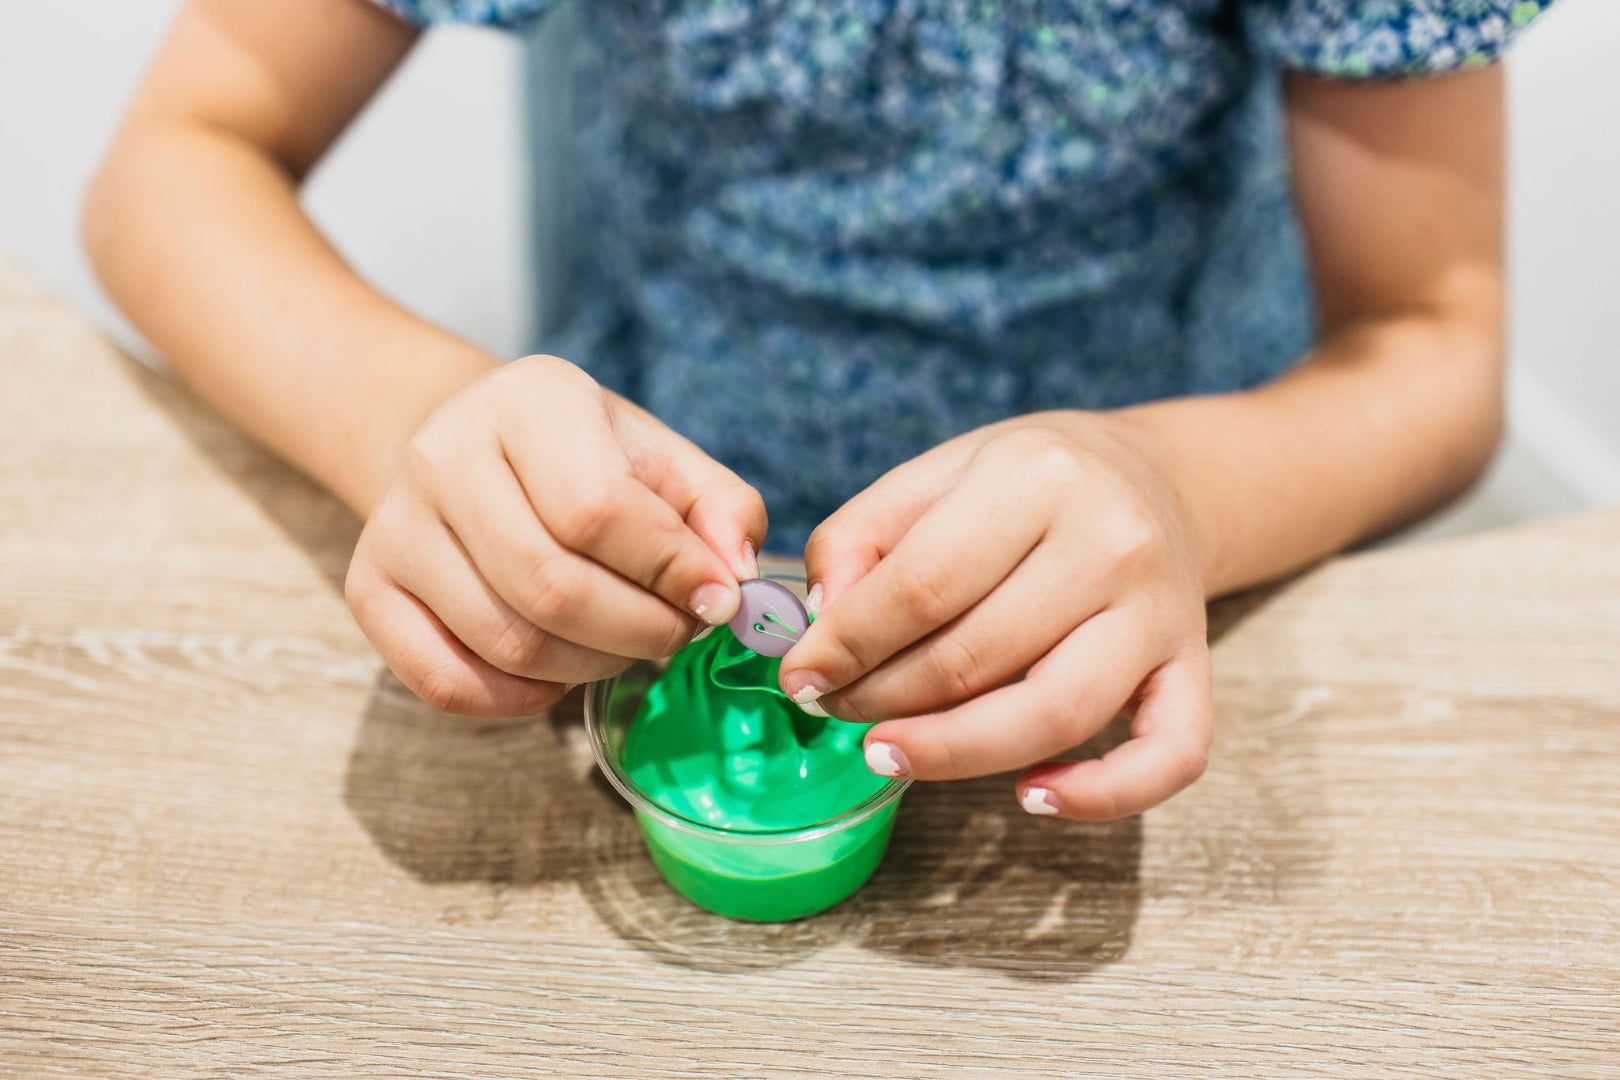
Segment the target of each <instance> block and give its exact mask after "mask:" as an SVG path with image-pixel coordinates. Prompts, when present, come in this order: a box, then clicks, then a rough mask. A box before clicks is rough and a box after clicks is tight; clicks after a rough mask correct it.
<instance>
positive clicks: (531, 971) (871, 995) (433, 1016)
mask: <svg viewBox="0 0 1620 1080" xmlns="http://www.w3.org/2000/svg"><path fill="white" fill-rule="evenodd" d="M355 532H356V525H355V522H354V521H353V520H352V519H351V518H350V517H349V516H348V514H347V513H346V512H345V511H343V510H342V509H341V508H340V507H339V506H338V505H337V504H336V503H334V502H333V501H332V500H331V499H329V498H327V497H326V496H324V495H322V494H320V493H319V492H317V491H316V490H315V489H314V488H313V487H312V486H310V485H309V484H307V483H305V482H304V481H302V480H301V479H299V478H298V477H297V476H295V475H293V474H292V473H291V472H290V471H288V470H287V469H286V468H284V467H282V466H281V465H279V464H277V463H275V462H274V461H272V460H271V459H270V458H268V457H267V456H266V455H264V454H263V453H261V452H259V451H257V450H255V449H254V448H252V447H251V446H249V445H248V444H247V443H245V442H244V441H243V440H242V439H241V438H239V437H238V436H236V435H235V434H233V433H232V432H230V431H229V430H228V429H227V428H225V427H224V426H223V425H222V424H221V423H220V422H219V421H217V420H215V419H213V418H212V417H211V416H210V415H209V414H207V413H206V412H204V411H203V410H202V409H200V408H199V407H198V406H196V405H195V404H194V403H193V402H192V401H191V400H190V399H189V398H188V397H187V396H186V395H185V394H184V393H183V392H182V391H180V390H178V389H176V388H175V387H174V386H172V385H170V384H168V383H166V382H165V381H163V380H161V379H159V378H157V377H155V376H153V375H152V374H150V373H148V372H147V371H146V370H145V369H143V368H141V367H139V366H138V365H135V364H133V363H131V362H130V361H128V360H126V359H124V358H122V357H121V356H120V355H118V354H117V352H115V351H114V350H113V349H112V348H110V347H109V346H108V345H107V344H106V343H104V342H103V341H102V340H100V339H99V338H98V337H97V336H96V335H95V333H94V332H93V331H92V330H91V329H90V328H89V327H88V326H87V325H86V324H85V322H84V321H83V320H82V319H81V318H79V317H78V316H77V315H76V314H75V313H74V312H73V311H72V310H70V309H69V308H68V307H66V306H65V305H63V304H62V303H60V302H58V301H57V300H55V299H53V298H52V297H51V296H49V295H47V294H46V293H45V292H44V291H43V290H42V289H41V288H40V287H39V286H38V285H37V284H36V282H35V281H34V280H33V279H31V278H30V277H29V275H28V274H27V273H26V272H24V271H23V270H22V268H21V267H19V266H17V265H16V264H14V263H13V264H0V920H3V923H0V1073H4V1074H5V1075H7V1076H26V1077H44V1076H58V1075H84V1076H100V1077H105V1076H131V1077H183V1076H203V1075H207V1076H221V1075H228V1076H251V1075H258V1074H260V1073H264V1072H271V1071H275V1072H278V1073H280V1074H281V1075H288V1076H315V1075H345V1076H348V1075H355V1076H402V1077H403V1076H410V1077H416V1076H457V1077H474V1076H478V1077H484V1076H508V1075H514V1076H515V1075H567V1076H586V1075H626V1074H632V1073H638V1072H647V1073H652V1072H658V1073H663V1074H666V1075H673V1076H703V1077H708V1076H716V1075H720V1076H750V1077H752V1076H771V1075H781V1074H809V1075H831V1074H850V1075H886V1076H888V1075H892V1076H927V1075H936V1074H941V1073H943V1072H945V1071H947V1070H951V1069H965V1070H968V1073H969V1074H973V1073H978V1074H983V1073H989V1072H994V1071H1006V1072H1009V1073H1012V1074H1016V1075H1019V1076H1024V1077H1029V1076H1063V1077H1069V1076H1079V1075H1103V1076H1141V1075H1168V1076H1185V1075H1216V1074H1219V1075H1230V1076H1242V1077H1252V1076H1321V1075H1335V1076H1337V1075H1368V1076H1392V1075H1424V1076H1429V1075H1436V1074H1448V1075H1454V1076H1466V1077H1506V1076H1518V1075H1523V1076H1543V1075H1563V1076H1620V1036H1617V1034H1616V1028H1617V1026H1620V894H1617V889H1616V887H1617V885H1620V512H1615V511H1609V512H1603V513H1596V514H1591V515H1588V516H1584V517H1577V518H1571V519H1566V520H1560V521H1555V522H1551V523H1547V524H1543V525H1539V526H1536V527H1532V528H1524V529H1519V530H1515V531H1510V532H1501V533H1496V534H1491V535H1484V536H1479V537H1475V538H1470V539H1465V540H1458V541H1450V542H1445V543H1436V544H1432V545H1426V546H1414V547H1407V548H1399V549H1392V550H1386V551H1380V552H1377V553H1375V554H1370V555H1363V556H1359V557H1353V558H1346V559H1341V560H1339V561H1337V562H1334V563H1332V564H1330V565H1327V566H1325V567H1322V568H1320V569H1318V570H1316V571H1315V572H1313V573H1311V574H1308V575H1306V576H1304V577H1303V578H1301V579H1299V580H1296V581H1294V582H1292V583H1290V584H1289V585H1287V586H1285V587H1283V588H1280V589H1277V590H1274V591H1271V592H1263V593H1256V594H1250V595H1249V596H1246V597H1242V598H1239V599H1238V600H1236V601H1233V602H1229V603H1228V604H1226V605H1223V606H1221V607H1220V608H1218V609H1217V611H1216V619H1215V622H1216V632H1217V634H1218V635H1219V642H1218V645H1217V649H1216V667H1217V671H1218V686H1217V695H1218V698H1219V701H1218V705H1219V714H1220V722H1219V734H1218V737H1217V741H1216V747H1215V753H1214V756H1213V761H1212V764H1211V767H1210V770H1209V773H1208V775H1207V776H1206V777H1205V778H1204V780H1203V781H1202V782H1201V783H1199V784H1198V785H1197V786H1196V787H1195V788H1194V789H1193V790H1192V791H1190V792H1189V793H1187V794H1185V795H1183V796H1181V797H1180V798H1177V799H1175V800H1173V801H1172V802H1171V803H1169V804H1168V805H1166V806H1164V807H1161V808H1159V809H1157V810H1154V811H1153V812H1151V813H1149V814H1148V815H1146V816H1145V817H1143V818H1138V819H1132V820H1129V821H1124V822H1119V823H1116V824H1110V825H1100V826H1085V825H1066V824H1063V823H1053V822H1051V821H1043V820H1036V819H1033V818H1030V817H1028V816H1026V815H1025V814H1023V813H1022V812H1021V811H1020V810H1019V809H1018V807H1017V806H1016V805H1015V804H1014V802H1013V799H1012V796H1011V794H1010V791H1009V786H1008V784H1007V782H1006V778H996V779H990V780H985V781H979V782H971V783H959V784H951V785H939V786H923V787H919V788H917V789H914V791H913V792H912V793H911V794H910V795H908V797H907V799H906V803H905V805H904V807H903V809H902V811H901V818H900V824H899V826H898V828H897V831H896V834H895V838H894V846H893V850H892V852H891V854H890V855H889V858H888V861H887V863H886V864H885V865H884V867H883V868H882V869H881V870H880V871H879V874H878V876H877V877H876V878H875V879H874V880H873V882H872V884H871V885H870V886H869V887H868V888H867V889H866V890H865V891H863V892H862V893H860V894H859V895H858V896H857V897H856V898H855V899H854V900H853V901H851V902H849V903H847V904H845V905H843V906H842V907H840V908H838V909H836V910H834V911H833V912H831V913H828V914H826V915H823V916H820V917H817V918H813V919H810V920H807V921H804V922H799V923H793V924H787V925H781V926H751V925H744V924H737V923H731V922H727V921H725V920H723V919H720V918H717V917H714V916H711V915H708V914H706V913H704V912H702V911H699V910H697V909H695V908H693V907H691V906H689V905H688V904H686V903H685V902H684V901H682V900H680V899H679V898H678V897H676V896H675V895H674V894H672V893H671V892H670V891H669V890H668V889H667V888H666V887H665V886H664V885H663V883H662V882H661V881H660V880H659V878H658V876H657V874H656V873H655V872H654V871H653V869H652V868H651V866H650V865H649V863H648V862H647V859H646V858H645V856H644V854H643V852H642V850H641V847H640V843H639V839H638V835H637V833H636V829H635V826H634V824H633V822H632V819H631V818H630V816H629V815H628V813H627V812H626V810H625V808H624V806H623V805H622V804H621V803H620V802H619V801H618V800H617V798H616V797H615V796H614V795H613V794H612V792H611V791H610V790H608V789H607V788H606V787H605V785H604V784H603V783H601V782H600V781H599V780H598V779H597V778H596V777H595V776H594V774H593V770H592V768H591V763H590V756H589V753H588V751H587V749H586V747H585V744H584V742H583V739H582V737H581V732H580V726H579V724H578V722H577V717H576V715H574V708H577V706H574V707H570V705H565V706H564V707H562V708H561V709H560V710H559V714H558V715H556V716H552V717H550V718H540V719H533V720H528V721H519V722H510V723H484V722H473V721H467V720H461V719H455V718H451V717H446V716H443V715H439V714H436V713H434V712H432V711H430V710H428V709H426V708H424V707H423V706H421V705H420V704H418V703H417V702H415V701H414V700H413V699H412V698H411V697H410V696H409V695H408V694H406V693H405V692H404V691H402V689H401V688H400V687H399V685H398V684H397V683H395V682H394V681H393V680H392V678H390V677H389V676H387V675H386V674H385V672H384V668H383V667H382V665H381V663H380V662H379V661H378V659H377V657H376V656H375V655H374V654H373V653H372V651H371V650H370V649H369V648H368V647H367V645H366V643H365V641H364V640H363V639H362V638H361V636H360V634H359V632H358V631H357V630H356V629H355V627H354V625H353V624H352V622H351V621H350V619H349V616H348V613H347V611H346V610H345V608H344V605H343V601H342V598H341V596H340V588H339V583H340V580H341V577H342V574H343V569H344V564H345V561H346V557H347V553H348V551H349V548H350V545H351V544H352V542H353V540H354V536H355Z"/></svg>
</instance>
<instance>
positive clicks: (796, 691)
mask: <svg viewBox="0 0 1620 1080" xmlns="http://www.w3.org/2000/svg"><path fill="white" fill-rule="evenodd" d="M782 689H783V690H785V691H787V696H788V697H790V698H792V699H793V704H795V705H798V706H800V707H801V708H802V707H803V706H805V705H810V704H813V703H814V702H815V700H816V699H817V698H819V697H820V696H821V695H822V694H825V693H826V692H827V691H828V690H831V689H832V687H831V685H829V684H828V682H827V680H826V679H825V678H823V677H822V676H821V675H819V674H817V673H816V672H814V671H795V672H791V673H790V674H788V675H787V676H786V677H785V678H784V679H783V680H782Z"/></svg>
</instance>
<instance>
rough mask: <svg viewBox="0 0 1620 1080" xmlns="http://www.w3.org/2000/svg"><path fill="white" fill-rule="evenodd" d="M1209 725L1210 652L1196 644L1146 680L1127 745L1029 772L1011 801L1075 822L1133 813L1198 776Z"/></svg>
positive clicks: (1211, 709)
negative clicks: (1015, 798)
mask: <svg viewBox="0 0 1620 1080" xmlns="http://www.w3.org/2000/svg"><path fill="white" fill-rule="evenodd" d="M1214 724H1215V706H1214V701H1213V697H1212V694H1211V690H1210V664H1209V649H1208V646H1206V645H1204V644H1203V643H1202V642H1200V643H1199V644H1198V645H1197V646H1196V647H1194V648H1190V649H1188V650H1187V651H1186V652H1185V653H1183V654H1182V655H1180V656H1178V657H1177V658H1176V659H1174V660H1172V661H1171V662H1170V663H1168V664H1166V665H1165V666H1164V667H1162V668H1160V669H1159V670H1158V671H1156V672H1154V674H1153V676H1152V677H1151V678H1150V679H1149V680H1148V683H1147V685H1146V687H1145V688H1144V690H1143V696H1142V702H1141V704H1140V705H1139V706H1138V707H1137V710H1136V716H1135V718H1134V720H1133V722H1132V724H1131V734H1132V738H1131V739H1129V740H1128V741H1126V742H1124V743H1121V744H1120V745H1119V746H1116V747H1115V748H1114V749H1112V750H1110V751H1109V752H1108V753H1106V754H1104V755H1103V756H1102V757H1100V758H1097V759H1095V760H1093V761H1079V762H1069V763H1062V762H1054V763H1052V764H1048V765H1040V766H1037V767H1035V768H1033V769H1031V770H1029V771H1028V772H1027V773H1025V774H1024V775H1023V776H1021V777H1019V779H1018V787H1017V792H1018V801H1019V803H1020V805H1022V806H1023V807H1024V809H1025V810H1028V811H1029V812H1030V813H1032V814H1043V815H1051V816H1055V817H1065V818H1072V819H1074V820H1077V821H1108V820H1111V819H1113V818H1120V817H1127V816H1129V815H1131V814H1140V813H1141V812H1142V811H1144V810H1147V809H1149V808H1150V807H1153V806H1157V805H1158V804H1159V803H1161V802H1163V801H1164V800H1166V799H1168V798H1169V797H1170V796H1172V795H1174V794H1175V793H1176V792H1178V791H1180V790H1182V789H1183V788H1185V787H1187V786H1188V785H1189V784H1191V783H1192V782H1193V781H1194V780H1197V779H1198V778H1199V777H1200V776H1202V775H1203V773H1204V766H1205V763H1206V761H1207V760H1208V755H1209V744H1210V737H1211V734H1212V732H1213V731H1214Z"/></svg>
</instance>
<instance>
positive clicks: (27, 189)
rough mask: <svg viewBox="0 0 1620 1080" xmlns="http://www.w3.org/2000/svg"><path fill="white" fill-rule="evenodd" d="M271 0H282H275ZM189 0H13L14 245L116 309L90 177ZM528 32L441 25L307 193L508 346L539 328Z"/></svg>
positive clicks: (480, 337)
mask: <svg viewBox="0 0 1620 1080" xmlns="http://www.w3.org/2000/svg"><path fill="white" fill-rule="evenodd" d="M270 2H273V0H270ZM178 7H179V3H178V0H117V2H113V0H46V2H40V0H0V249H4V250H7V251H9V252H13V253H18V252H20V253H21V254H22V255H23V257H24V258H26V259H27V260H28V261H29V262H30V263H32V264H33V266H34V267H35V268H36V269H37V270H39V271H40V272H41V273H42V274H44V275H45V277H46V278H47V279H48V280H49V281H50V282H51V283H52V284H53V285H55V286H56V287H57V288H58V289H59V290H60V291H61V292H63V293H65V294H66V295H68V296H69V297H71V298H72V299H73V300H75V301H76V302H79V303H81V304H84V305H86V306H89V307H92V308H93V309H94V310H95V311H96V312H97V313H98V314H100V315H101V316H102V317H103V318H105V319H107V320H108V321H109V322H113V321H116V319H115V316H114V314H113V312H112V310H111V308H110V307H108V306H107V305H106V304H105V302H104V301H102V299H101V298H100V294H99V292H98V290H97V288H96V285H95V282H94V279H93V277H92V276H91V274H90V271H89V268H88V267H87V266H86V265H85V263H84V260H83V258H82V256H81V255H80V253H79V248H78V244H77V241H76V235H77V225H76V214H77V208H78V200H79V195H80V192H81V191H82V190H83V187H84V184H85V181H86V180H87V179H88V177H89V174H90V172H91V170H92V168H93V167H94V164H95V162H96V160H97V158H98V156H99V154H100V152H101V149H102V147H103V146H104V145H105V143H106V141H107V139H108V137H109V136H110V135H111V132H112V130H113V127H114V125H115V123H116V121H117V118H118V115H119V112H120V110H121V108H122V104H123V102H124V100H125V99H126V97H127V95H128V93H129V91H130V89H131V88H132V87H133V85H134V83H135V81H136V79H137V77H138V76H139V74H140V71H141V69H142V67H143V66H144V64H145V63H146V61H147V59H148V58H149V56H150V55H151V53H152V51H153V50H154V49H155V48H156V46H157V43H158V41H159V40H160V38H161V37H162V34H163V31H164V29H165V27H166V25H167V23H168V21H169V19H170V18H171V17H172V15H173V13H174V11H175V10H176V9H178ZM521 82H522V69H521V49H520V46H519V44H518V42H517V41H516V40H514V39H511V38H509V37H507V36H505V35H501V34H497V33H492V32H488V31H478V30H469V29H459V28H458V29H453V30H445V31H441V32H438V33H434V34H432V35H430V36H429V37H428V39H427V40H426V41H425V42H424V43H423V44H422V45H421V46H419V47H418V49H417V50H416V52H415V53H414V54H413V55H412V57H411V58H410V59H409V60H408V61H407V62H406V64H405V66H404V68H403V69H402V70H401V71H400V72H399V74H398V75H397V76H396V77H395V78H394V80H393V81H392V82H391V83H390V84H389V86H388V88H387V90H386V91H385V92H384V93H383V94H382V95H381V96H380V97H379V99H378V100H377V102H376V103H375V105H374V106H373V107H372V108H370V109H368V110H367V111H366V113H365V114H364V115H363V116H362V117H361V118H360V120H359V121H358V122H357V123H356V124H355V126H354V127H353V129H352V130H351V131H350V132H349V133H348V134H347V135H346V136H345V138H344V140H343V142H342V143H341V144H340V145H339V146H338V147H336V148H335V149H334V151H333V153H332V155H331V156H330V157H329V158H328V160H327V162H326V163H325V164H323V165H322V167H321V169H320V171H319V172H318V173H317V174H316V175H315V176H314V177H313V178H312V179H311V183H310V187H309V189H308V199H309V204H310V207H311V209H312V211H313V213H314V215H315V216H316V218H317V219H318V220H319V221H321V222H322V224H323V226H324V227H325V228H326V229H327V231H328V232H329V233H330V234H331V235H332V237H333V238H334V240H335V241H336V242H337V244H338V246H339V247H340V248H341V249H342V250H343V251H344V252H345V253H346V254H347V255H348V256H349V257H350V259H351V260H353V261H354V262H355V264H356V265H357V266H358V267H359V268H360V269H361V271H362V272H364V273H366V274H367V275H368V276H369V277H370V278H371V279H372V280H373V281H375V282H377V283H378V284H379V285H381V286H382V287H383V288H384V289H385V290H386V291H388V292H389V293H390V294H391V295H393V296H395V297H397V298H399V299H400V300H403V301H404V302H405V303H407V304H409V305H410V306H412V307H414V308H416V309H417V310H420V311H422V312H423V313H425V314H427V315H428V316H430V317H432V318H435V319H437V320H439V321H441V322H443V323H445V324H447V325H449V326H450V327H452V328H454V329H456V330H458V331H459V332H461V333H463V334H466V335H467V336H469V337H471V338H472V339H473V340H475V341H477V342H478V343H479V344H481V345H484V346H486V347H487V348H490V349H493V350H494V351H496V352H498V353H500V354H502V355H517V354H519V353H520V352H522V351H523V349H524V347H525V345H526V344H527V342H528V338H529V333H530V326H529V319H530V312H531V303H530V298H531V296H532V293H533V285H532V271H531V266H530V263H529V259H528V238H529V235H530V228H529V221H528V213H527V204H528V199H527V185H528V181H527V170H526V169H525V168H524V162H523V140H522V126H521V125H522V115H521V112H520V111H519V102H520V92H519V87H520V86H521Z"/></svg>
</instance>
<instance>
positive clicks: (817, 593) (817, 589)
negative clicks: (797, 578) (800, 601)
mask: <svg viewBox="0 0 1620 1080" xmlns="http://www.w3.org/2000/svg"><path fill="white" fill-rule="evenodd" d="M804 610H806V611H808V612H809V613H810V614H812V615H820V614H821V582H819V581H818V582H816V583H815V584H814V585H812V586H810V591H809V592H807V593H805V594H804Z"/></svg>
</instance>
